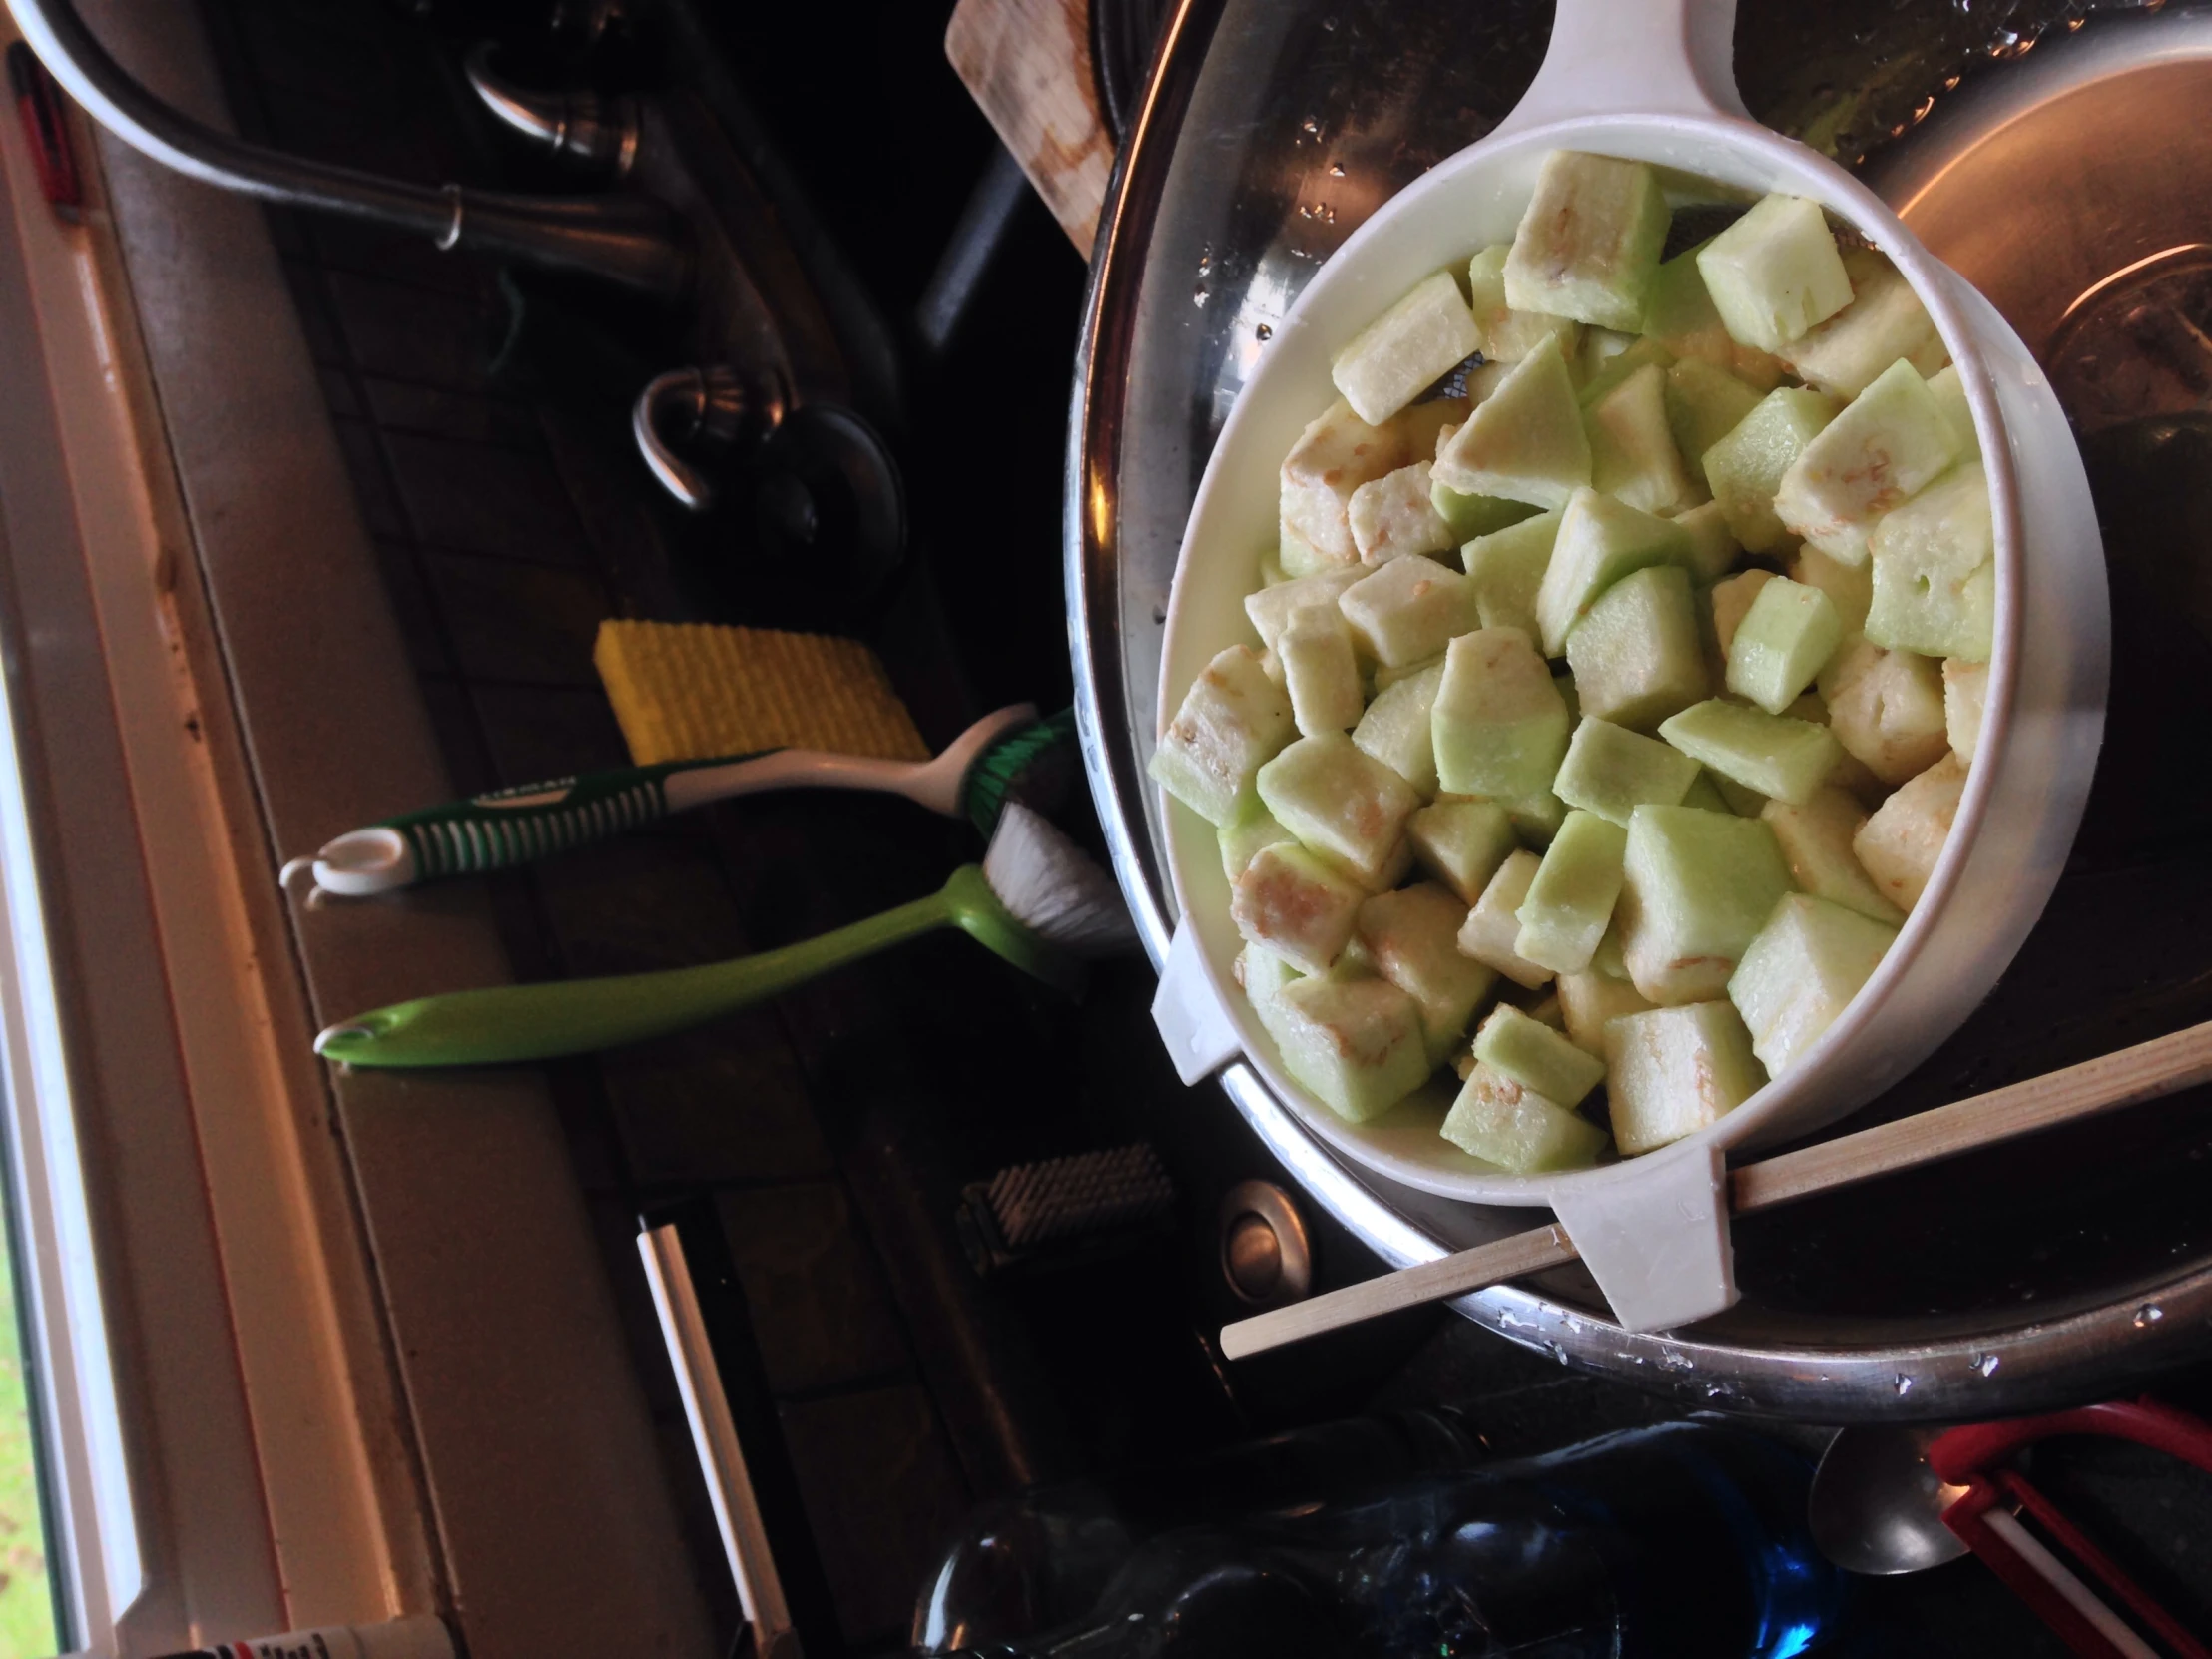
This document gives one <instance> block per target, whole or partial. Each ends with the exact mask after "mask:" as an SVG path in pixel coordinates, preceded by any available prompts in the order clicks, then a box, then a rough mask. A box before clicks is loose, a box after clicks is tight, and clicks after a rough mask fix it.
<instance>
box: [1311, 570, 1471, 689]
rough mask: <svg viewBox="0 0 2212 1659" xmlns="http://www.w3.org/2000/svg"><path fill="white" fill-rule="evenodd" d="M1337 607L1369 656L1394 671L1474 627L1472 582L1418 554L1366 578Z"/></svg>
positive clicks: (1422, 658)
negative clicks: (1468, 583) (1468, 582)
mask: <svg viewBox="0 0 2212 1659" xmlns="http://www.w3.org/2000/svg"><path fill="white" fill-rule="evenodd" d="M1337 604H1338V606H1339V607H1340V608H1341V609H1342V610H1343V611H1344V614H1345V618H1346V620H1347V621H1349V622H1350V623H1351V624H1352V632H1353V634H1354V636H1355V637H1356V638H1357V639H1358V640H1359V642H1360V644H1361V646H1362V648H1363V649H1365V650H1366V651H1367V653H1368V655H1369V656H1371V657H1373V658H1374V659H1375V660H1376V661H1377V662H1379V663H1383V664H1385V665H1386V666H1389V667H1392V668H1396V667H1402V666H1404V665H1405V664H1408V663H1419V662H1425V661H1427V660H1428V659H1429V658H1430V657H1433V656H1435V655H1436V654H1437V653H1438V652H1440V651H1442V650H1443V648H1444V647H1445V646H1446V645H1448V644H1450V643H1451V641H1452V639H1453V638H1454V637H1455V636H1457V635H1460V634H1464V633H1468V632H1470V631H1472V629H1473V628H1474V626H1475V609H1474V592H1473V590H1472V589H1471V588H1469V587H1468V585H1467V579H1466V578H1465V577H1464V576H1462V575H1460V574H1459V572H1457V571H1456V570H1450V569H1447V568H1446V567H1445V566H1443V565H1440V564H1438V563H1437V562H1436V561H1435V560H1434V559H1425V558H1422V557H1421V556H1420V555H1419V554H1417V553H1409V554H1407V555H1406V556H1405V557H1404V558H1402V559H1392V560H1391V561H1390V562H1389V563H1388V564H1386V565H1383V567H1382V568H1381V569H1379V570H1377V571H1376V572H1375V573H1374V574H1372V575H1369V576H1363V577H1362V578H1361V579H1360V580H1359V581H1357V582H1355V583H1353V584H1352V586H1351V587H1349V588H1347V589H1345V591H1344V592H1343V593H1342V594H1340V595H1339V596H1338V598H1337Z"/></svg>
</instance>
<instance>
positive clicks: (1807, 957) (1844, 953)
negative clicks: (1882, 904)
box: [1728, 893, 1898, 1077]
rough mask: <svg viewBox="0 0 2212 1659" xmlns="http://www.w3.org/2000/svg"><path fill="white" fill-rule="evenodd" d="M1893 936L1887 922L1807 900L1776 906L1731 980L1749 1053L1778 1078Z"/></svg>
mask: <svg viewBox="0 0 2212 1659" xmlns="http://www.w3.org/2000/svg"><path fill="white" fill-rule="evenodd" d="M1897 936H1898V930H1897V929H1896V928H1895V927H1893V926H1891V925H1889V924H1888V923H1887V922H1880V921H1870V920H1869V919H1868V918H1867V917H1865V916H1863V915H1861V914H1860V913H1859V912H1858V911H1856V910H1847V909H1846V908H1844V906H1843V905H1841V904H1831V903H1830V902H1829V901H1828V900H1827V899H1825V898H1815V897H1813V896H1811V895H1810V894H1808V893H1791V894H1790V895H1789V896H1788V897H1787V898H1785V899H1783V900H1782V902H1781V903H1779V904H1777V905H1776V906H1775V907H1774V914H1773V915H1771V916H1769V917H1768V918H1767V925H1766V926H1764V927H1762V928H1761V929H1760V930H1759V936H1758V937H1757V938H1756V939H1753V940H1752V941H1751V948H1750V949H1748V950H1746V951H1745V952H1744V959H1743V960H1742V961H1741V962H1739V963H1737V964H1736V973H1735V976H1734V977H1733V978H1731V979H1730V980H1729V981H1728V999H1729V1001H1731V1002H1733V1003H1735V1004H1736V1011H1737V1012H1738V1013H1739V1014H1741V1015H1743V1017H1744V1027H1745V1029H1747V1030H1748V1031H1750V1033H1751V1051H1752V1053H1754V1054H1756V1055H1758V1056H1759V1063H1760V1064H1761V1065H1763V1066H1765V1067H1766V1068H1767V1075H1768V1076H1769V1077H1780V1076H1783V1075H1784V1074H1785V1073H1787V1072H1788V1071H1789V1070H1790V1069H1791V1068H1792V1067H1793V1066H1795V1065H1796V1064H1797V1063H1798V1062H1799V1061H1800V1060H1802V1059H1803V1058H1805V1053H1806V1050H1808V1049H1810V1048H1811V1047H1812V1046H1813V1045H1814V1044H1815V1043H1817V1042H1819V1041H1820V1039H1821V1037H1822V1035H1823V1034H1824V1033H1825V1032H1826V1031H1827V1030H1828V1028H1829V1027H1830V1026H1831V1025H1834V1024H1835V1023H1836V1021H1837V1019H1838V1017H1839V1016H1841V1015H1842V1013H1843V1011H1844V1009H1845V1008H1846V1007H1848V1006H1849V1005H1850V1003H1851V999H1852V998H1853V997H1855V996H1857V995H1858V994H1859V987H1860V986H1862V985H1864V984H1865V983H1866V982H1867V981H1868V980H1869V979H1871V978H1873V977H1874V970H1875V969H1876V968H1877V967H1879V966H1880V965H1881V963H1882V958H1883V956H1884V954H1885V953H1887V952H1888V950H1889V948H1890V943H1891V941H1892V940H1893V939H1895V938H1896V937H1897Z"/></svg>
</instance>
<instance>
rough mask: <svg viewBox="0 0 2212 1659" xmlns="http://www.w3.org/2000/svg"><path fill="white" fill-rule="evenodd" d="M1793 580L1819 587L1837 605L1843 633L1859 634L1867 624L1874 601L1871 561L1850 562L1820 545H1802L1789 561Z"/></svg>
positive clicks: (1837, 613) (1837, 615)
mask: <svg viewBox="0 0 2212 1659" xmlns="http://www.w3.org/2000/svg"><path fill="white" fill-rule="evenodd" d="M1790 580H1791V581H1793V582H1802V583H1804V584H1805V585H1806V586H1807V587H1809V588H1819V589H1820V590H1821V592H1823V593H1825V594H1827V595H1828V602H1829V603H1830V604H1831V605H1833V606H1835V607H1836V620H1837V621H1839V622H1841V623H1842V624H1843V625H1844V633H1845V634H1846V635H1847V636H1848V635H1852V634H1856V633H1858V632H1859V631H1860V630H1861V629H1863V628H1865V627H1866V625H1867V607H1868V606H1870V605H1872V604H1873V603H1874V570H1873V569H1872V567H1871V566H1869V565H1864V564H1858V565H1847V564H1845V563H1844V562H1843V560H1841V559H1832V558H1830V557H1829V556H1828V555H1827V554H1826V553H1823V552H1822V551H1821V550H1820V549H1819V548H1817V547H1801V548H1799V549H1798V550H1797V556H1796V557H1795V558H1793V559H1792V560H1791V561H1790Z"/></svg>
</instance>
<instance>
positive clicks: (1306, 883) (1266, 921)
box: [1229, 841, 1367, 973]
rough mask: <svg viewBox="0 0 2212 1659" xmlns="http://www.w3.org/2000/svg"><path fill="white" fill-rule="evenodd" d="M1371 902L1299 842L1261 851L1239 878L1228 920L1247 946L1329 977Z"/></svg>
mask: <svg viewBox="0 0 2212 1659" xmlns="http://www.w3.org/2000/svg"><path fill="white" fill-rule="evenodd" d="M1366 897H1367V894H1366V892H1364V891H1363V890H1362V889H1361V888H1360V887H1358V886H1357V885H1355V884H1354V883H1353V882H1351V881H1348V880H1346V879H1345V878H1344V877H1343V876H1342V875H1339V874H1338V873H1337V872H1336V871H1335V870H1333V869H1331V868H1330V867H1329V866H1328V865H1327V864H1325V863H1323V862H1322V861H1321V860H1320V859H1319V858H1317V857H1315V856H1314V855H1313V853H1311V852H1309V851H1307V850H1306V848H1304V847H1303V846H1300V845H1299V844H1298V843H1297V842H1296V841H1279V842H1277V843H1276V844H1275V845H1273V846H1263V847H1262V848H1260V850H1259V851H1258V852H1256V853H1254V854H1253V856H1252V862H1250V863H1249V864H1247V865H1246V866H1245V872H1244V873H1243V874H1242V875H1240V876H1238V877H1237V884H1236V888H1235V890H1234V892H1233V893H1232V895H1231V897H1230V901H1229V914H1230V917H1231V919H1232V920H1234V921H1235V922H1236V924H1237V931H1238V932H1240V933H1242V934H1243V935H1244V936H1245V939H1246V942H1248V943H1251V944H1257V945H1264V946H1265V947H1267V948H1268V949H1270V950H1272V951H1274V952H1275V953H1276V954H1277V955H1278V956H1281V957H1282V958H1283V959H1284V960H1285V961H1287V962H1289V963H1290V964H1291V965H1292V966H1294V967H1296V968H1298V969H1299V970H1300V971H1301V972H1304V973H1327V972H1328V971H1329V964H1330V963H1332V962H1334V961H1335V960H1336V959H1337V957H1338V955H1339V954H1340V953H1341V952H1342V951H1343V950H1344V947H1345V944H1346V941H1348V940H1349V939H1350V938H1351V937H1352V927H1353V923H1354V921H1355V920H1357V919H1358V917H1359V914H1360V904H1361V901H1362V900H1363V899H1365V898H1366Z"/></svg>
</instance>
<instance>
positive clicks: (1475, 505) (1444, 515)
mask: <svg viewBox="0 0 2212 1659" xmlns="http://www.w3.org/2000/svg"><path fill="white" fill-rule="evenodd" d="M1428 501H1429V505H1431V506H1432V507H1434V508H1435V509H1436V515H1437V517H1439V518H1441V519H1442V520H1443V521H1444V527H1445V528H1446V529H1447V530H1449V531H1450V532H1451V545H1452V546H1454V547H1456V546H1458V545H1459V544H1460V543H1461V542H1469V541H1473V540H1475V539H1476V538H1477V537H1480V536H1492V535H1495V534H1497V532H1498V531H1500V530H1503V529H1505V528H1506V527H1507V526H1508V525H1513V524H1518V523H1520V522H1521V521H1522V520H1523V519H1529V518H1534V517H1535V516H1536V515H1537V514H1538V513H1540V512H1542V511H1543V508H1541V507H1534V506H1531V505H1529V504H1528V503H1527V502H1526V501H1508V500H1506V499H1505V497H1504V496H1502V495H1462V494H1460V493H1459V491H1457V490H1455V489H1449V488H1446V487H1445V486H1444V485H1442V484H1439V483H1436V482H1435V481H1434V479H1433V476H1431V479H1430V482H1429V486H1428Z"/></svg>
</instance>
